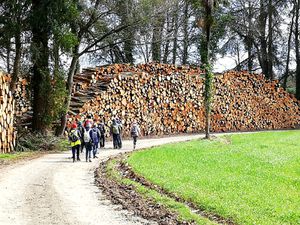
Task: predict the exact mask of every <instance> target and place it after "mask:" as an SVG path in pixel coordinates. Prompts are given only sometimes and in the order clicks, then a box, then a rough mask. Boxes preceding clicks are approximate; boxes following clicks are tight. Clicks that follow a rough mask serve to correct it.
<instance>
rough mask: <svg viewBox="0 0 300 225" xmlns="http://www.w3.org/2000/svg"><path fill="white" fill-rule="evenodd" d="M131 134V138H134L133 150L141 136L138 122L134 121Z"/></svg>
mask: <svg viewBox="0 0 300 225" xmlns="http://www.w3.org/2000/svg"><path fill="white" fill-rule="evenodd" d="M130 134H131V137H132V138H133V149H135V148H136V142H137V138H138V137H139V136H140V135H141V131H140V127H139V125H138V123H137V121H136V120H134V121H133V123H132V125H131V129H130Z"/></svg>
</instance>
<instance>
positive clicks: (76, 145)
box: [68, 123, 81, 162]
mask: <svg viewBox="0 0 300 225" xmlns="http://www.w3.org/2000/svg"><path fill="white" fill-rule="evenodd" d="M68 137H69V141H70V143H71V147H72V158H73V162H75V155H76V156H77V157H76V158H77V161H80V157H79V151H80V146H81V142H80V138H81V136H80V133H79V131H78V129H77V124H76V123H73V124H72V126H71V130H70V132H69V135H68Z"/></svg>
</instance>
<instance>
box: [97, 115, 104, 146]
mask: <svg viewBox="0 0 300 225" xmlns="http://www.w3.org/2000/svg"><path fill="white" fill-rule="evenodd" d="M98 129H99V131H100V148H104V146H105V124H104V122H103V121H102V122H101V123H99V124H98Z"/></svg>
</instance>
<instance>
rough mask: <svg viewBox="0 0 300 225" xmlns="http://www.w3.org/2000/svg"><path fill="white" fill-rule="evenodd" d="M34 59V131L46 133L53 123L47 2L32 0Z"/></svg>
mask: <svg viewBox="0 0 300 225" xmlns="http://www.w3.org/2000/svg"><path fill="white" fill-rule="evenodd" d="M32 11H33V15H34V16H33V18H32V21H31V25H32V50H33V54H32V60H33V80H32V86H33V118H32V129H33V131H36V132H40V133H43V134H45V133H46V132H47V130H48V128H49V125H50V124H51V118H50V113H49V96H50V91H51V84H50V72H49V62H48V60H49V49H48V39H49V36H48V30H47V29H48V18H47V4H45V2H43V1H42V0H32Z"/></svg>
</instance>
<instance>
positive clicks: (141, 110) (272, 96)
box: [69, 63, 300, 136]
mask: <svg viewBox="0 0 300 225" xmlns="http://www.w3.org/2000/svg"><path fill="white" fill-rule="evenodd" d="M79 77H80V78H79ZM202 77H203V75H202V72H201V70H200V69H199V68H192V67H184V66H183V67H177V66H174V65H165V64H155V63H150V64H141V65H137V66H131V65H127V64H123V65H109V66H105V67H99V68H96V69H89V70H87V71H84V72H83V74H81V75H77V76H76V78H75V87H74V93H73V97H72V103H71V112H72V116H71V117H70V123H71V121H72V120H74V119H83V118H84V117H85V116H86V115H87V114H89V113H91V114H93V115H94V116H95V120H99V119H100V118H101V119H103V120H104V121H105V122H106V124H108V125H109V122H110V121H111V119H112V117H119V118H121V119H122V122H123V125H124V135H125V136H129V128H130V124H131V123H132V121H133V120H134V119H137V120H138V121H139V124H140V126H141V130H142V132H143V134H144V135H166V134H175V133H187V132H188V133H192V132H203V131H204V126H205V124H204V118H205V115H204V98H203V90H204V84H203V78H202ZM215 94H216V95H215V99H214V106H213V112H212V130H213V131H215V132H224V131H253V130H269V129H284V128H294V127H296V126H298V125H299V123H300V110H299V102H298V101H297V100H296V99H295V97H294V96H292V95H290V94H288V93H287V92H285V91H284V90H283V89H282V88H281V87H280V86H279V84H278V82H277V81H273V82H269V81H267V80H266V79H265V78H264V76H263V75H257V74H249V73H247V72H246V71H243V72H234V71H231V72H227V73H225V74H223V75H219V76H217V77H216V78H215ZM70 123H69V124H70Z"/></svg>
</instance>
